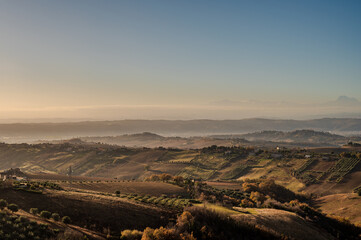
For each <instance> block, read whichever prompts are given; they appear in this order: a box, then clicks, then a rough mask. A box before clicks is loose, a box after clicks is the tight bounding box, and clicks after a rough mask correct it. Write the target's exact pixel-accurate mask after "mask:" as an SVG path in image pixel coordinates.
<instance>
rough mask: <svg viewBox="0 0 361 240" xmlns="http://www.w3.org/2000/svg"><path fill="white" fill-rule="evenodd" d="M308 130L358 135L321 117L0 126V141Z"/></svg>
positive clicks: (358, 123)
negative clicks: (306, 118)
mask: <svg viewBox="0 0 361 240" xmlns="http://www.w3.org/2000/svg"><path fill="white" fill-rule="evenodd" d="M300 129H309V130H315V131H324V132H333V133H338V134H341V135H344V134H350V133H354V134H357V133H358V134H360V133H361V119H357V118H323V119H314V120H273V119H261V118H253V119H242V120H206V119H205V120H187V121H185V120H184V121H183V120H174V121H172V120H119V121H93V122H91V121H89V122H69V123H14V124H0V141H7V142H18V141H25V142H29V141H34V140H39V139H44V140H50V139H69V138H73V137H86V136H117V135H122V134H134V133H139V132H152V133H156V134H162V135H164V136H206V135H219V134H244V133H250V132H259V131H295V130H300Z"/></svg>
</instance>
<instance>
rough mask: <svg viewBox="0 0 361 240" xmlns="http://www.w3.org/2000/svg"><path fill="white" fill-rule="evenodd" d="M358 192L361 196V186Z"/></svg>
mask: <svg viewBox="0 0 361 240" xmlns="http://www.w3.org/2000/svg"><path fill="white" fill-rule="evenodd" d="M357 194H358V195H359V196H361V188H360V189H359V190H358V191H357Z"/></svg>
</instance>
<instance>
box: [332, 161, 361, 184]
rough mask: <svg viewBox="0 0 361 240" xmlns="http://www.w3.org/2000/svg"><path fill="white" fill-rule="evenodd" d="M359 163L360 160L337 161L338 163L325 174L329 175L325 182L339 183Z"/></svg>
mask: <svg viewBox="0 0 361 240" xmlns="http://www.w3.org/2000/svg"><path fill="white" fill-rule="evenodd" d="M359 162H360V159H357V158H342V159H340V160H338V162H337V163H336V164H335V165H334V166H333V167H331V168H330V169H329V170H327V172H326V173H325V174H328V175H329V176H328V178H327V180H328V181H336V182H340V181H341V180H342V179H343V177H344V176H346V175H347V174H348V173H349V172H351V171H352V169H354V168H355V167H356V166H357V164H358V163H359Z"/></svg>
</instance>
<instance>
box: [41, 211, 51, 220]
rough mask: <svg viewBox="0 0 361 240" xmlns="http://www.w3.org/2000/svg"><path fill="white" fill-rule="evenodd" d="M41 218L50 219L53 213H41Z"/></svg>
mask: <svg viewBox="0 0 361 240" xmlns="http://www.w3.org/2000/svg"><path fill="white" fill-rule="evenodd" d="M40 217H42V218H46V219H49V218H50V217H51V212H49V211H41V212H40Z"/></svg>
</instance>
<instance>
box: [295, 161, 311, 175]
mask: <svg viewBox="0 0 361 240" xmlns="http://www.w3.org/2000/svg"><path fill="white" fill-rule="evenodd" d="M314 161H315V159H308V160H307V161H306V162H305V163H304V164H303V165H302V166H301V167H300V168H299V169H297V170H296V171H295V176H298V175H300V174H302V173H303V172H304V171H306V170H307V169H308V168H309V167H310V166H311V165H312V163H314Z"/></svg>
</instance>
